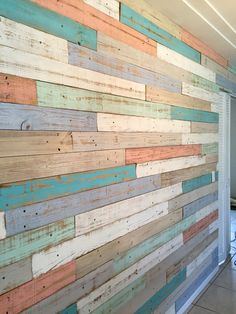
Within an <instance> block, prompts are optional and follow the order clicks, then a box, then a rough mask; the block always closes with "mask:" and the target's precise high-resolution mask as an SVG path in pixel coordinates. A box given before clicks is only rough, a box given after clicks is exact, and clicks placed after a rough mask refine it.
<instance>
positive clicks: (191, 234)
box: [183, 210, 218, 243]
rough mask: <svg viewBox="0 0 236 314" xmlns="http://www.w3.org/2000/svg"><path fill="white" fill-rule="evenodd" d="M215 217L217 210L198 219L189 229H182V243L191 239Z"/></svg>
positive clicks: (216, 216)
mask: <svg viewBox="0 0 236 314" xmlns="http://www.w3.org/2000/svg"><path fill="white" fill-rule="evenodd" d="M217 218H218V210H215V211H214V212H212V213H210V214H209V215H207V216H206V217H204V218H203V219H201V220H199V221H198V222H197V223H195V224H194V225H193V226H191V227H190V228H189V229H187V230H186V231H184V232H183V238H184V243H185V242H187V241H188V240H190V239H192V238H193V237H194V236H195V235H197V234H198V233H199V232H201V231H202V230H203V229H205V228H206V227H207V226H209V225H210V224H211V223H212V222H213V221H214V220H216V219H217Z"/></svg>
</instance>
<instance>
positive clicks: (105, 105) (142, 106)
mask: <svg viewBox="0 0 236 314" xmlns="http://www.w3.org/2000/svg"><path fill="white" fill-rule="evenodd" d="M37 94H38V105H39V106H44V107H55V108H64V109H75V110H82V111H93V112H105V113H115V114H124V115H131V116H143V117H150V118H160V119H170V106H169V105H164V104H158V103H153V102H147V101H142V100H138V99H131V98H126V97H120V96H113V95H109V94H102V93H98V92H93V91H88V90H84V89H79V88H73V87H68V86H63V85H56V84H50V83H44V82H37Z"/></svg>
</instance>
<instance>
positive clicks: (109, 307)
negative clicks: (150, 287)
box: [92, 277, 145, 314]
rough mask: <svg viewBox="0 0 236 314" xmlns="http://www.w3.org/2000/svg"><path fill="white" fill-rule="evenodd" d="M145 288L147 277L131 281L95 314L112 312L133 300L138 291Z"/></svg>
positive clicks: (94, 312)
mask: <svg viewBox="0 0 236 314" xmlns="http://www.w3.org/2000/svg"><path fill="white" fill-rule="evenodd" d="M143 289H145V278H144V277H141V278H138V279H137V280H135V281H134V282H133V283H131V284H130V285H129V286H127V287H126V288H124V289H123V290H121V291H120V292H119V293H117V294H116V295H114V296H113V297H112V298H111V299H110V300H108V301H107V302H105V303H103V304H102V305H101V306H99V307H98V308H97V309H96V310H95V311H93V312H92V313H93V314H111V313H114V314H115V313H116V312H117V310H118V309H119V308H120V307H121V306H122V305H124V304H125V303H127V302H128V301H129V300H131V299H132V298H133V297H134V296H135V295H136V294H137V293H139V292H140V291H142V290H143Z"/></svg>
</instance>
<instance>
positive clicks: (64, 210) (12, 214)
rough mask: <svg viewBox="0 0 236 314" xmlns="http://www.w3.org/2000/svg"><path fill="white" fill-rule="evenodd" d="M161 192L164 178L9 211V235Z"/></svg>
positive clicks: (130, 183) (142, 179)
mask: <svg viewBox="0 0 236 314" xmlns="http://www.w3.org/2000/svg"><path fill="white" fill-rule="evenodd" d="M158 188H160V176H159V175H156V176H151V177H148V178H141V179H136V180H132V181H128V182H122V183H117V184H113V185H109V186H104V187H99V188H97V189H93V190H88V191H84V192H80V193H75V194H72V195H68V196H64V197H62V198H56V199H52V200H48V201H44V202H42V203H38V204H33V205H28V206H24V207H19V208H17V209H15V210H10V211H7V213H6V221H7V226H8V228H7V229H8V231H7V232H8V234H15V233H19V232H22V231H25V230H30V229H33V228H37V227H40V226H43V225H45V224H48V223H50V222H54V221H58V220H61V219H64V218H67V217H71V216H75V215H78V214H81V213H84V212H87V211H90V210H93V209H95V208H99V207H102V206H106V205H108V204H112V203H116V202H119V201H121V200H125V199H128V198H131V197H135V196H138V195H141V194H145V193H148V192H151V191H154V190H156V189H158Z"/></svg>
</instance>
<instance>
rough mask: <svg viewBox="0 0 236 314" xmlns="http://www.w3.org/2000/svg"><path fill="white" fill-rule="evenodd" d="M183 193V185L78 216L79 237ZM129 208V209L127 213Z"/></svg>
mask: <svg viewBox="0 0 236 314" xmlns="http://www.w3.org/2000/svg"><path fill="white" fill-rule="evenodd" d="M181 193H182V183H178V184H175V185H172V186H169V187H166V188H164V189H160V190H156V191H153V192H150V193H146V194H143V195H140V196H137V197H133V198H130V199H128V200H124V201H120V202H117V203H115V204H111V205H107V206H104V207H100V208H97V209H95V210H92V211H89V212H86V213H83V214H80V215H77V216H76V232H77V236H78V235H82V234H85V233H87V232H91V231H93V230H95V229H98V228H101V227H103V226H105V225H107V224H110V223H112V222H114V221H116V220H119V219H122V218H125V217H128V216H131V215H134V214H136V213H138V212H141V211H143V210H146V209H147V208H150V207H155V206H158V204H160V203H162V202H166V201H168V200H169V199H171V198H174V197H176V196H178V195H180V194H181ZM127 208H128V209H129V210H128V211H127Z"/></svg>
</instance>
